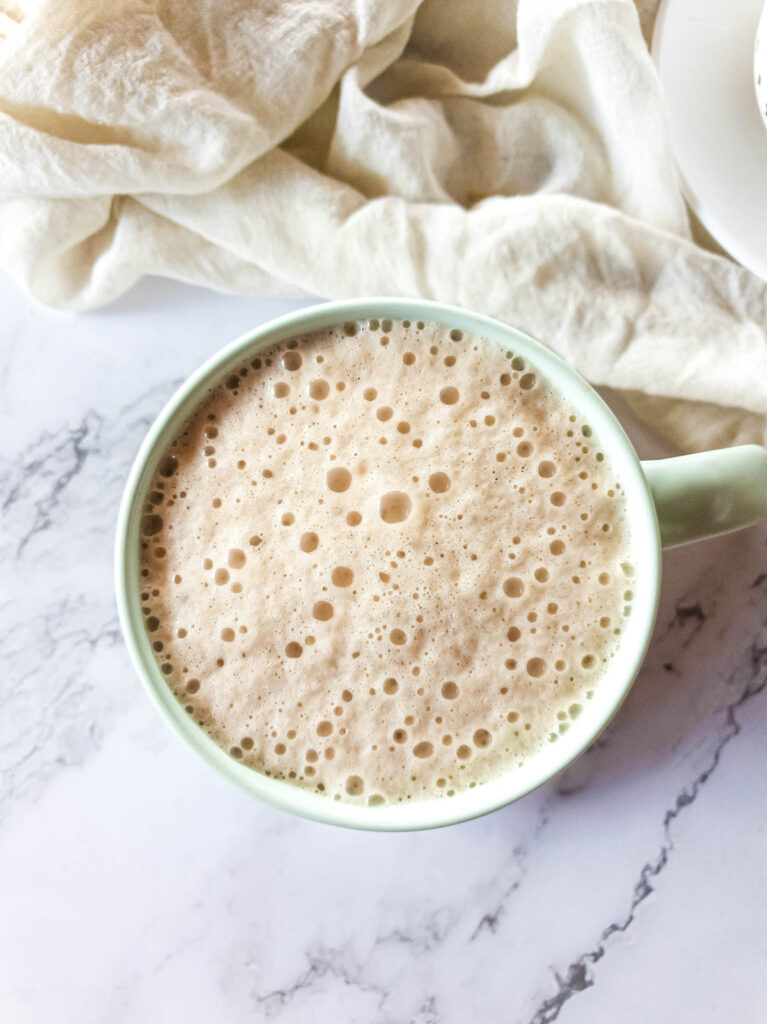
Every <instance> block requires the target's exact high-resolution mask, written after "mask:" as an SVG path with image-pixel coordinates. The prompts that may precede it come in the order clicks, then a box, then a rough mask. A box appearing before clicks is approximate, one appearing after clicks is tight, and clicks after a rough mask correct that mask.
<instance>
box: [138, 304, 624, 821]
mask: <svg viewBox="0 0 767 1024" xmlns="http://www.w3.org/2000/svg"><path fill="white" fill-rule="evenodd" d="M140 562H141V570H140V571H141V575H140V580H139V584H138V585H139V586H140V588H141V598H142V605H143V609H144V615H145V624H146V630H147V635H148V638H149V641H150V644H151V645H152V647H153V650H154V652H155V657H156V659H157V663H158V665H159V668H160V671H161V672H162V673H163V674H164V677H165V679H166V681H167V685H168V686H169V687H170V688H171V690H172V691H173V693H174V694H175V696H176V698H177V699H178V701H179V702H180V703H181V704H182V705H183V707H184V708H185V710H186V712H187V713H188V714H189V716H190V717H191V718H192V719H193V720H194V721H195V722H196V723H197V724H198V726H199V728H200V729H203V730H204V731H205V732H206V733H207V734H208V735H209V736H210V737H211V738H212V739H213V740H214V741H215V742H216V743H217V744H218V745H219V746H221V747H222V748H223V749H224V750H225V751H227V752H228V753H229V754H230V755H231V756H232V757H233V758H236V759H238V760H239V761H241V762H242V763H243V764H245V765H247V766H248V767H250V768H252V769H253V770H254V771H259V772H262V773H264V774H265V775H268V776H271V777H273V778H278V779H284V780H286V781H287V782H290V783H292V784H294V785H296V786H301V787H303V788H308V789H311V790H313V791H316V792H318V793H322V794H324V795H325V796H326V797H327V798H329V799H335V800H345V801H352V802H355V803H365V804H370V805H375V804H382V803H392V802H396V801H403V800H420V799H426V798H433V797H437V796H445V797H449V796H452V795H453V794H455V793H457V792H459V791H462V790H465V789H467V788H469V787H473V786H477V785H481V784H482V783H483V782H486V781H488V780H489V779H493V778H496V777H498V776H499V775H502V774H504V773H507V772H514V771H515V770H516V769H517V768H518V767H519V766H520V765H522V764H524V763H525V762H526V761H528V760H529V759H531V758H533V757H534V756H535V755H536V753H537V752H539V751H540V750H541V749H543V748H545V747H546V746H547V745H548V744H550V743H555V742H556V741H557V740H558V738H559V737H560V736H561V735H562V734H563V733H564V732H566V730H567V729H568V728H570V727H571V726H572V722H573V720H574V719H576V718H577V717H578V716H579V715H581V714H586V713H587V710H588V704H589V701H590V699H591V698H592V696H593V694H594V692H595V690H596V688H597V687H599V686H600V681H601V680H602V679H603V678H604V676H605V675H606V673H608V672H609V668H610V661H611V658H612V656H613V654H614V651H615V649H616V647H617V645H618V643H619V642H620V635H621V629H622V625H623V623H624V619H625V616H627V615H628V614H629V612H630V606H631V600H632V596H633V594H632V590H631V587H632V576H633V574H634V569H633V560H632V553H631V537H630V534H629V530H628V523H627V517H626V514H625V500H624V496H623V491H622V488H621V483H620V480H619V479H617V478H616V474H615V471H614V469H613V467H612V465H611V464H610V461H609V459H608V458H607V456H606V455H605V454H604V453H603V452H602V450H601V449H600V444H599V438H598V437H596V436H594V435H593V434H592V429H591V427H590V425H589V423H588V422H585V421H584V420H583V418H582V416H581V415H580V414H579V413H578V411H577V409H576V408H575V407H573V406H572V405H571V404H570V403H569V402H568V400H567V399H566V397H564V396H563V395H561V394H559V393H558V392H557V391H556V390H555V389H554V388H553V386H551V385H550V384H549V383H548V382H547V381H546V380H545V379H544V378H543V376H542V375H541V374H540V373H539V372H538V371H537V370H536V367H535V366H534V365H531V364H530V363H529V361H528V360H527V359H524V358H522V357H520V356H519V355H516V354H515V353H513V352H511V351H507V350H506V349H504V348H503V347H501V346H500V345H498V344H496V343H494V342H490V341H488V340H486V339H483V338H481V337H479V336H474V335H470V334H467V333H465V332H463V333H462V332H461V331H459V330H456V329H451V328H450V326H445V325H443V324H439V323H424V322H420V321H419V322H414V321H413V322H411V321H407V320H404V321H392V320H382V321H379V320H370V321H364V322H358V323H347V324H340V325H338V326H336V327H332V328H326V329H324V330H322V331H319V332H316V333H313V334H309V335H305V336H301V337H296V338H294V339H292V340H291V341H288V342H286V343H283V344H280V345H278V346H275V347H274V348H271V349H267V350H265V351H263V352H261V353H260V354H259V355H258V356H255V357H253V358H251V359H249V360H248V362H246V363H244V364H243V365H242V366H240V367H239V368H237V369H236V370H234V371H232V372H231V373H230V374H229V375H228V376H227V377H225V379H223V380H221V381H220V383H219V384H218V385H217V386H216V387H214V388H213V389H212V390H211V391H210V392H209V393H208V395H207V397H205V398H204V399H203V401H202V402H201V404H200V405H199V406H198V407H197V409H196V410H195V412H194V413H193V415H192V416H191V417H190V419H189V420H188V421H187V422H186V424H185V425H184V427H183V429H182V431H181V433H179V435H178V436H177V437H176V438H175V440H174V441H173V443H172V444H171V445H170V447H169V448H168V450H167V452H166V454H165V456H164V457H163V459H162V460H161V462H160V464H159V466H158V470H157V473H156V475H155V479H154V480H153V482H152V485H151V487H150V490H149V492H148V493H147V495H146V500H145V505H144V510H143V518H142V523H141V552H140Z"/></svg>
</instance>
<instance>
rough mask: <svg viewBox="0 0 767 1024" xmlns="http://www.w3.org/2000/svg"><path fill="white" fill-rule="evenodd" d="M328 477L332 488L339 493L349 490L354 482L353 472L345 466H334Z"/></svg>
mask: <svg viewBox="0 0 767 1024" xmlns="http://www.w3.org/2000/svg"><path fill="white" fill-rule="evenodd" d="M326 479H327V483H328V487H329V488H330V490H331V491H335V492H336V493H337V494H341V493H342V492H343V491H348V490H349V488H350V487H351V483H352V475H351V473H350V472H349V470H348V469H344V467H343V466H334V467H333V469H329V470H328V472H327V478H326Z"/></svg>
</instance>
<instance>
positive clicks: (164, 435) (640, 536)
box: [116, 298, 660, 831]
mask: <svg viewBox="0 0 767 1024" xmlns="http://www.w3.org/2000/svg"><path fill="white" fill-rule="evenodd" d="M372 317H376V318H378V319H384V318H390V319H410V320H430V321H437V322H441V323H445V324H446V325H448V326H449V327H451V328H453V327H455V328H458V329H460V330H463V331H467V332H473V333H474V334H477V335H479V336H481V337H484V338H486V339H488V340H489V341H490V342H493V343H496V344H499V345H501V346H503V347H504V348H505V349H511V350H512V351H513V352H514V353H515V354H519V355H522V356H524V357H526V358H528V359H529V360H530V361H531V362H532V363H533V364H534V365H535V366H536V368H537V369H538V370H539V371H540V372H541V373H542V374H543V375H544V376H545V377H546V378H547V379H548V380H549V382H550V383H551V384H552V385H553V386H554V387H555V388H556V389H558V390H559V391H560V392H561V393H562V394H564V395H566V396H567V398H568V399H569V401H570V402H571V403H572V404H573V405H574V406H576V407H577V408H578V409H579V411H580V412H581V414H582V415H583V417H584V419H585V421H586V422H587V423H588V424H589V425H590V426H591V428H592V430H593V431H594V433H595V434H596V435H597V437H598V438H599V443H600V448H601V449H602V450H603V451H604V452H605V454H606V456H607V458H608V459H610V460H612V464H613V466H614V467H615V471H616V475H617V476H618V478H619V479H620V481H621V483H622V485H623V488H624V493H625V496H626V506H627V509H628V518H629V523H630V531H631V545H632V552H633V555H632V558H633V563H634V565H635V567H636V570H637V571H636V577H635V578H634V579H633V580H632V584H631V587H632V590H633V591H634V599H633V601H632V610H631V615H630V617H629V618H628V619H626V620H625V625H624V627H623V634H622V637H621V643H620V646H619V647H618V650H617V652H616V654H615V655H614V657H613V658H612V660H611V663H610V666H609V668H608V670H607V673H606V675H605V676H604V677H603V678H602V679H601V681H600V682H599V684H598V685H597V687H596V688H595V693H594V697H593V699H592V700H591V701H589V703H588V706H587V707H586V708H585V709H584V713H583V714H582V715H581V716H580V717H579V718H578V719H577V720H576V721H575V722H574V723H573V724H572V725H571V727H570V729H569V730H568V732H567V733H565V735H564V736H562V737H560V738H559V740H558V741H557V742H556V743H552V744H549V745H547V747H546V748H545V749H543V750H542V751H541V752H540V753H539V754H537V755H535V756H534V757H532V758H530V759H529V760H528V761H526V762H525V763H524V764H523V765H522V767H516V768H514V769H511V770H510V771H508V772H507V773H505V774H503V775H499V776H497V777H496V778H494V779H492V780H491V781H489V782H487V783H485V784H483V785H481V786H477V787H476V788H474V789H470V790H467V791H465V792H459V793H457V794H456V795H455V796H453V797H446V796H445V797H439V798H434V799H426V800H413V801H409V800H405V801H403V802H400V803H392V804H384V805H382V806H377V807H365V806H356V805H354V804H350V803H344V802H343V801H334V800H331V799H330V798H329V797H327V796H323V795H321V794H318V793H313V792H310V791H308V790H303V789H300V788H299V787H297V786H293V785H291V784H290V783H287V782H283V781H279V780H276V779H272V778H268V777H267V776H265V775H263V774H261V773H259V772H257V771H254V770H253V769H251V768H248V767H246V766H245V765H243V764H240V763H238V762H237V761H235V760H234V759H233V758H232V757H230V756H229V755H228V754H226V753H225V752H224V751H223V750H222V749H220V748H219V747H218V746H217V745H216V744H215V743H214V742H213V741H212V740H211V739H210V738H209V737H208V736H207V735H206V734H205V733H204V732H203V730H202V729H200V728H199V727H198V726H197V725H196V724H195V723H194V722H193V721H191V720H190V718H189V716H188V715H187V714H186V713H185V712H184V709H183V708H182V707H181V705H180V704H179V703H178V702H177V700H176V698H175V697H174V695H173V694H172V692H171V690H170V688H169V687H168V685H167V684H166V682H165V680H164V679H163V676H162V674H161V672H160V671H159V668H158V666H157V663H156V662H155V659H154V657H153V654H152V651H151V647H150V644H149V640H148V639H147V635H146V632H145V630H144V625H143V616H142V613H141V602H140V597H139V594H140V586H139V522H140V518H141V509H142V504H143V500H144V496H145V494H146V492H147V490H148V489H149V485H150V483H151V480H152V477H153V475H154V473H155V469H156V466H157V463H158V461H159V459H160V458H161V456H162V455H163V453H164V451H165V449H166V448H167V446H168V445H169V443H170V442H171V441H172V440H173V438H174V437H175V435H176V434H177V433H178V432H179V430H180V429H181V427H182V425H183V423H184V422H185V421H186V420H187V419H188V417H189V416H190V414H191V413H192V411H193V410H194V408H195V406H196V405H197V404H198V403H199V402H200V401H201V400H202V399H203V398H204V396H205V395H206V393H207V392H208V390H209V388H210V387H211V386H212V385H214V384H215V383H217V382H218V381H219V380H220V379H221V378H223V377H225V376H226V375H227V374H228V373H230V372H231V371H232V370H234V369H235V368H236V367H238V366H239V365H240V364H241V363H242V362H243V361H245V360H246V359H248V358H250V357H252V356H254V355H255V354H256V353H258V352H260V351H262V350H263V349H265V348H268V347H269V346H271V345H274V344H276V343H277V342H280V341H283V340H287V339H288V338H292V337H295V336H297V335H300V334H305V333H308V332H310V331H314V330H318V329H320V328H323V327H328V326H330V325H332V324H337V323H344V322H346V321H350V320H365V319H370V318H372ZM348 343H349V344H359V339H354V338H350V339H349V342H348ZM659 588H660V541H659V535H658V524H657V519H656V515H655V508H654V505H653V502H652V498H651V495H650V492H649V489H648V485H647V482H646V480H645V476H644V474H643V472H642V468H641V466H640V463H639V459H638V457H637V455H636V453H635V451H634V449H633V447H632V445H631V443H630V442H629V440H628V438H627V437H626V435H625V433H624V432H623V429H622V428H621V426H620V424H619V423H618V421H617V420H616V418H615V416H614V415H613V413H612V412H611V411H610V409H609V408H608V407H607V406H606V405H605V403H604V402H603V401H602V399H601V398H600V397H599V396H598V395H597V393H596V392H595V391H594V390H593V389H592V388H591V387H590V386H589V385H588V384H587V383H586V382H585V381H584V380H583V378H582V377H581V376H580V375H579V374H578V373H576V372H575V371H574V370H573V369H572V368H571V367H569V366H568V365H567V364H566V363H565V362H563V361H562V360H561V359H559V358H558V357H557V356H555V355H554V354H553V353H552V352H550V351H549V350H548V349H547V348H545V347H544V346H543V345H541V344H539V343H538V342H536V341H534V340H533V339H532V338H530V337H528V336H527V335H525V334H522V333H521V332H520V331H517V330H515V329H514V328H512V327H508V326H506V325H505V324H502V323H500V322H498V321H496V320H492V319H490V318H488V317H484V316H480V315H478V314H476V313H472V312H470V311H469V310H466V309H461V308H459V307H455V306H447V305H443V304H441V303H435V302H426V301H420V300H412V299H388V298H383V299H372V298H371V299H356V300H351V301H343V302H331V303H327V304H324V305H320V306H314V307H312V308H309V309H304V310H301V311H299V312H298V313H292V314H290V315H288V316H285V317H282V318H280V319H278V320H274V321H272V322H270V323H268V324H265V325H264V326H262V327H259V328H258V329H257V330H255V331H252V332H250V333H249V334H246V335H244V336H243V337H241V338H238V339H237V340H236V341H234V342H232V343H231V344H230V345H228V346H226V347H225V348H223V349H221V351H220V352H218V353H217V354H216V355H215V356H213V358H212V359H210V360H209V361H208V362H207V363H205V364H204V365H203V366H202V367H200V369H199V370H198V371H197V372H196V373H194V374H193V375H192V376H191V377H190V378H189V379H188V380H187V381H186V382H185V383H184V384H183V385H182V386H181V387H180V388H179V390H178V391H177V392H176V394H175V395H174V396H173V397H172V398H171V399H170V401H169V402H168V404H167V405H166V406H165V408H164V409H163V410H162V412H161V413H160V415H159V416H158V417H157V419H156V421H155V422H154V424H153V425H152V427H151V429H150V430H149V433H148V434H147V436H146V438H145V440H144V442H143V444H142V446H141V449H140V451H139V453H138V455H137V457H136V460H135V463H134V465H133V468H132V470H131V473H130V477H129V479H128V483H127V486H126V489H125V493H124V496H123V501H122V505H121V509H120V515H119V522H118V527H117V543H116V590H117V600H118V607H119V612H120V619H121V623H122V628H123V633H124V635H125V640H126V643H127V646H128V650H129V652H130V655H131V658H132V660H133V663H134V665H135V668H136V670H137V672H138V674H139V676H140V678H141V679H142V681H143V683H144V685H145V686H146V688H147V690H148V692H149V695H150V697H151V698H152V700H153V701H154V703H155V705H156V706H157V708H158V709H159V711H160V713H161V715H162V716H163V718H164V719H165V720H166V722H167V723H168V724H169V725H170V726H171V728H172V729H173V730H174V731H175V732H176V733H178V735H180V736H181V737H182V738H183V739H184V740H185V741H186V742H187V743H188V744H189V746H190V747H192V748H193V749H194V750H195V751H196V752H197V754H199V755H200V756H201V757H202V758H203V759H204V760H205V761H207V762H208V764H210V765H211V766H212V767H214V768H216V769H217V770H218V771H219V772H221V774H222V775H224V776H226V778H228V779H230V780H231V781H232V782H234V783H236V784H237V785H238V786H240V787H241V788H242V789H244V790H246V791H247V792H248V793H251V794H252V795H253V796H256V797H258V798H259V799H261V800H263V801H265V802H266V803H268V804H271V805H272V806H274V807H279V808H281V809H282V810H285V811H290V812H292V813H294V814H299V815H302V816H304V817H307V818H313V819H315V820H317V821H322V822H327V823H331V824H335V825H344V826H348V827H352V828H364V829H377V830H383V831H395V830H403V829H422V828H435V827H438V826H442V825H449V824H454V823H456V822H460V821H465V820H468V819H469V818H474V817H477V816H479V815H482V814H487V813H488V812H489V811H493V810H496V809H497V808H499V807H502V806H504V805H506V804H508V803H511V802H512V801H514V800H517V799H519V797H521V796H524V795H525V794H526V793H529V792H530V791H531V790H532V789H534V788H536V787H537V786H540V785H541V784H542V783H544V782H546V781H547V780H549V779H550V778H551V777H552V776H554V775H555V774H556V773H557V772H559V771H561V770H562V769H563V768H565V767H566V766H567V765H568V764H569V763H570V762H571V761H572V760H573V759H574V758H575V757H577V756H578V755H579V754H580V753H582V752H583V751H584V750H585V749H586V748H587V747H588V746H589V745H590V744H591V743H592V742H593V740H594V739H595V738H596V737H597V736H598V735H599V733H600V732H601V731H602V729H604V727H605V725H606V724H607V723H608V722H609V720H610V719H611V718H612V716H613V715H614V713H615V712H616V710H617V708H618V707H619V705H620V703H621V702H622V700H623V699H624V697H625V696H626V694H627V692H628V690H629V688H630V686H631V684H632V682H633V680H634V678H635V676H636V673H637V671H638V670H639V666H640V665H641V663H642V659H643V657H644V655H645V652H646V649H647V645H648V643H649V639H650V634H651V632H652V627H653V624H654V620H655V614H656V611H657V604H658V594H659Z"/></svg>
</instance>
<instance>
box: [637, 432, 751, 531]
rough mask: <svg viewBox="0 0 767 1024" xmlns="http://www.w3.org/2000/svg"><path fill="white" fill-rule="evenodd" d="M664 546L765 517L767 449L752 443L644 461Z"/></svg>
mask: <svg viewBox="0 0 767 1024" xmlns="http://www.w3.org/2000/svg"><path fill="white" fill-rule="evenodd" d="M642 469H643V471H644V475H645V478H646V479H647V483H648V484H649V486H650V491H651V493H652V498H653V501H654V502H655V511H656V514H657V516H658V525H659V527H660V540H661V546H662V547H664V548H673V547H677V546H678V545H679V544H688V543H689V542H690V541H693V540H703V539H704V538H705V537H715V536H717V535H718V534H720V533H730V532H732V531H733V530H740V529H742V528H743V527H745V526H752V525H753V524H754V523H758V522H760V520H762V519H765V518H767V451H765V449H764V448H762V447H760V446H759V445H756V444H744V445H740V446H739V447H736V448H719V449H717V450H716V451H712V452H698V453H696V454H694V455H680V456H678V457H677V458H673V459H656V460H654V461H651V462H643V463H642Z"/></svg>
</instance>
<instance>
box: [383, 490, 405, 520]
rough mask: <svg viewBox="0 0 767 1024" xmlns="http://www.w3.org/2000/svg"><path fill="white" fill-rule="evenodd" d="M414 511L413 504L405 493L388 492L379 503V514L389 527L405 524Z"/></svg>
mask: <svg viewBox="0 0 767 1024" xmlns="http://www.w3.org/2000/svg"><path fill="white" fill-rule="evenodd" d="M412 509H413V502H412V501H411V500H410V497H409V496H408V495H407V494H405V492H404V491H387V492H386V494H383V495H382V496H381V498H380V500H379V502H378V514H379V515H380V517H381V519H382V520H383V521H384V522H385V523H388V524H389V525H393V524H395V523H404V521H405V520H406V519H407V517H408V516H409V515H410V513H411V511H412Z"/></svg>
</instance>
